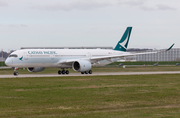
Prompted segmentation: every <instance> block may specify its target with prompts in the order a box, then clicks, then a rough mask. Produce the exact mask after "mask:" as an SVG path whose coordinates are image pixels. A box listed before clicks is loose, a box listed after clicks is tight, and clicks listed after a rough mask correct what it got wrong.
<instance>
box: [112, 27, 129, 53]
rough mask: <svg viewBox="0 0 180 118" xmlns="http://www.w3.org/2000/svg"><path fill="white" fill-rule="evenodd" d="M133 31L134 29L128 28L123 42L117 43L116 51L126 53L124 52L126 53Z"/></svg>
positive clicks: (122, 39)
mask: <svg viewBox="0 0 180 118" xmlns="http://www.w3.org/2000/svg"><path fill="white" fill-rule="evenodd" d="M131 30H132V27H127V29H126V31H125V32H124V35H123V36H122V38H121V40H120V41H119V42H118V43H117V45H116V47H115V48H114V50H117V51H124V52H125V51H126V49H127V46H128V42H129V38H130V35H131Z"/></svg>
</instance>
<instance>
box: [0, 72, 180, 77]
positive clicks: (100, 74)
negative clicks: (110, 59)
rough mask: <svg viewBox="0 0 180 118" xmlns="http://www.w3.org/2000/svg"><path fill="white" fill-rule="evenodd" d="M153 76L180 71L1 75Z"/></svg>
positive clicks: (21, 75) (20, 75)
mask: <svg viewBox="0 0 180 118" xmlns="http://www.w3.org/2000/svg"><path fill="white" fill-rule="evenodd" d="M151 74H180V71H159V72H109V73H93V74H80V73H70V74H68V75H58V74H19V75H18V76H14V75H0V78H27V77H67V76H68V77H69V76H103V75H105V76H108V75H151Z"/></svg>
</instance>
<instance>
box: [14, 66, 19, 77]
mask: <svg viewBox="0 0 180 118" xmlns="http://www.w3.org/2000/svg"><path fill="white" fill-rule="evenodd" d="M17 70H18V68H16V67H15V68H14V76H18V74H19V73H18V72H17Z"/></svg>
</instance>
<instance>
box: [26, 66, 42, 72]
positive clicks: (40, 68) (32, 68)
mask: <svg viewBox="0 0 180 118" xmlns="http://www.w3.org/2000/svg"><path fill="white" fill-rule="evenodd" d="M44 69H45V68H44V67H28V68H27V70H28V71H29V72H41V71H43V70H44Z"/></svg>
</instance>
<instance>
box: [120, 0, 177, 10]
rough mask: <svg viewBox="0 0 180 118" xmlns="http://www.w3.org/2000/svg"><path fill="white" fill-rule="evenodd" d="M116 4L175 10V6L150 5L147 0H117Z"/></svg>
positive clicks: (148, 8)
mask: <svg viewBox="0 0 180 118" xmlns="http://www.w3.org/2000/svg"><path fill="white" fill-rule="evenodd" d="M118 5H128V6H130V7H131V6H133V7H137V8H139V9H141V10H144V11H157V10H176V8H173V7H170V6H168V5H163V4H157V5H150V4H149V1H148V0H119V2H118Z"/></svg>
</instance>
